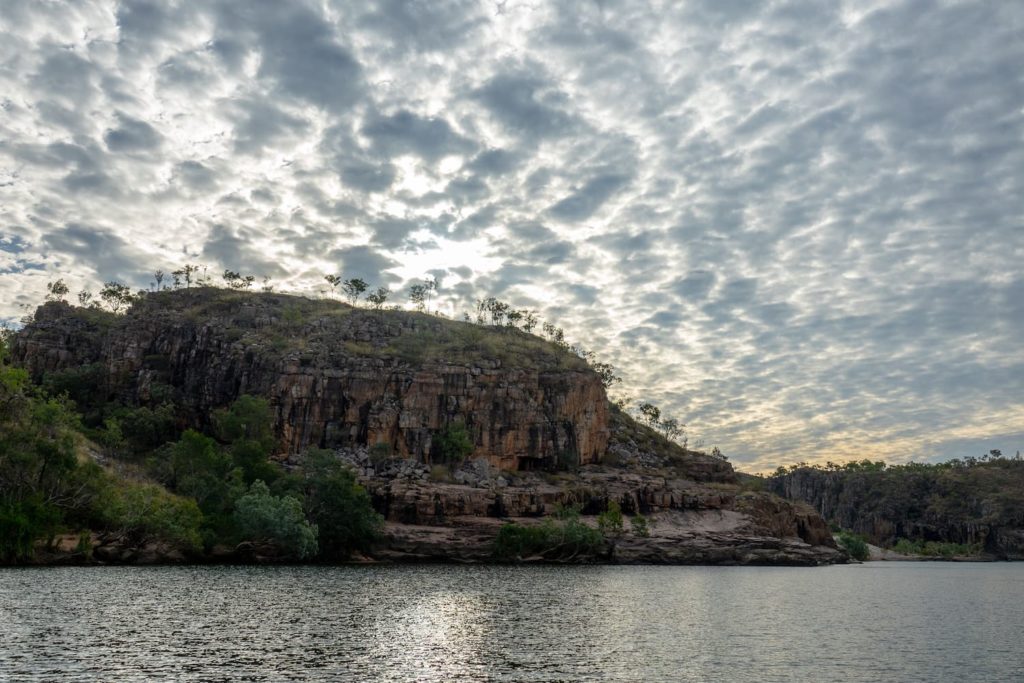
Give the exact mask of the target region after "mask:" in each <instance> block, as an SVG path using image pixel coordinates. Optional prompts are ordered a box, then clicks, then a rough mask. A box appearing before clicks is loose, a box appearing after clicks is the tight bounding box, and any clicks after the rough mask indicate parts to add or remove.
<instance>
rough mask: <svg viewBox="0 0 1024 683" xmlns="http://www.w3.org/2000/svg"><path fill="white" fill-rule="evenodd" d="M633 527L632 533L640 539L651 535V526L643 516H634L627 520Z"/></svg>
mask: <svg viewBox="0 0 1024 683" xmlns="http://www.w3.org/2000/svg"><path fill="white" fill-rule="evenodd" d="M629 522H630V524H631V525H632V527H633V533H634V534H635V535H637V536H640V537H641V538H649V537H650V535H651V527H652V526H653V524H652V523H651V520H649V519H648V518H647V517H645V516H644V515H639V514H638V515H634V516H633V517H632V518H630V520H629Z"/></svg>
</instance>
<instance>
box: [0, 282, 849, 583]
mask: <svg viewBox="0 0 1024 683" xmlns="http://www.w3.org/2000/svg"><path fill="white" fill-rule="evenodd" d="M11 346H12V352H13V354H12V355H13V360H14V363H15V364H16V365H18V366H21V367H23V368H25V370H26V371H27V374H28V375H29V376H30V377H31V378H32V380H33V381H34V382H35V383H36V385H37V386H38V387H39V391H40V392H41V394H42V395H49V396H67V397H69V398H70V400H72V401H73V402H74V406H75V408H76V409H77V410H78V411H80V413H81V421H82V425H83V427H82V428H83V430H84V432H85V433H86V435H87V436H89V437H90V438H91V439H93V440H94V441H95V442H96V443H98V444H101V445H102V446H103V451H104V452H103V453H101V454H97V456H96V457H97V458H98V459H101V460H103V461H104V462H106V463H107V465H108V467H113V468H114V469H115V470H119V471H122V470H125V468H127V470H128V471H132V472H135V473H136V474H137V475H138V476H139V477H142V478H147V477H148V478H149V480H152V481H153V482H156V483H158V484H160V485H162V486H164V487H166V488H167V489H168V490H169V491H171V492H173V493H174V494H175V495H178V496H182V497H184V498H185V499H186V500H188V499H191V500H193V501H194V502H195V503H196V506H197V507H198V508H199V511H200V512H201V519H199V520H198V521H197V520H192V523H190V524H189V525H188V529H189V530H190V533H193V535H194V534H200V535H201V537H202V548H201V549H200V550H196V549H195V546H194V544H193V548H192V551H191V552H199V553H200V554H199V556H198V557H200V558H201V559H218V558H219V559H259V558H263V559H267V558H278V559H296V558H311V557H319V558H320V559H339V558H342V557H344V556H345V555H346V554H347V553H348V552H351V551H352V550H353V549H358V550H361V551H362V552H367V553H369V554H370V556H372V557H376V558H378V559H390V560H422V559H430V560H439V559H440V560H462V561H485V560H493V559H495V558H496V557H501V558H502V559H505V560H540V561H552V560H559V561H564V560H566V559H571V561H619V562H674V563H718V564H723V563H724V564H821V563H828V562H835V561H841V560H842V559H843V556H842V554H841V553H840V552H839V551H837V550H836V549H835V544H834V542H833V541H832V538H831V535H830V533H829V531H828V528H827V527H826V526H825V524H824V522H823V520H822V519H821V518H820V517H819V516H818V515H817V514H816V513H815V512H814V511H813V510H812V509H811V508H809V507H808V506H805V505H802V504H796V503H791V502H788V501H785V500H782V499H781V498H778V497H777V496H774V495H772V494H769V493H765V492H762V491H757V490H752V487H751V486H749V485H741V484H739V483H738V482H737V478H736V475H735V473H734V472H733V470H732V467H731V466H730V465H729V464H728V463H727V462H725V461H724V459H721V458H716V457H711V456H708V455H705V454H703V453H695V452H693V451H688V450H686V449H683V448H682V447H680V446H679V445H678V444H675V443H672V442H670V441H668V440H666V439H665V438H664V437H662V436H661V435H659V434H657V433H656V432H654V431H653V430H651V429H650V428H648V427H646V426H643V425H640V424H638V423H637V422H636V421H634V420H633V418H632V417H630V416H629V415H627V414H625V413H623V412H621V411H619V410H617V409H616V408H614V407H613V406H611V405H610V404H609V402H608V400H607V398H606V396H605V392H604V387H603V385H602V382H601V377H600V376H599V375H598V373H596V372H594V371H593V370H592V369H590V368H589V367H588V365H587V363H586V362H585V361H584V360H583V359H581V358H579V357H577V356H576V355H575V354H574V353H572V352H570V351H569V350H568V349H566V348H565V347H564V346H560V345H557V344H554V343H551V342H547V341H545V340H542V339H540V338H538V337H535V336H533V335H530V334H527V333H525V332H523V331H520V330H516V329H512V328H507V327H494V326H486V325H471V324H467V323H461V322H453V321H450V320H446V319H443V318H440V317H438V316H432V315H426V314H422V313H410V312H402V311H380V310H368V309H360V308H354V307H352V306H348V305H345V304H341V303H339V302H335V301H324V300H310V299H305V298H302V297H296V296H289V295H282V294H270V293H248V292H236V291H228V290H218V289H213V288H194V289H187V290H177V291H164V292H159V293H151V294H148V295H146V296H144V297H143V298H142V299H141V300H139V301H137V302H136V303H135V304H134V305H133V306H132V307H131V308H130V309H129V310H128V311H127V313H126V314H125V315H120V316H118V315H114V314H111V313H107V312H104V311H100V310H97V309H92V308H76V307H72V306H68V305H67V304H65V303H60V302H58V303H48V304H45V305H44V306H42V307H40V309H39V310H38V311H37V313H36V316H35V320H34V321H33V322H31V323H30V324H28V325H26V327H25V329H23V330H22V331H21V332H19V333H18V334H17V335H16V336H15V337H14V339H13V340H12V344H11ZM325 449H327V450H325ZM3 455H4V454H2V453H0V459H2V458H3ZM268 456H272V457H273V460H268ZM339 467H340V468H341V469H338V468H339ZM346 472H351V473H352V475H354V477H356V478H357V479H358V482H359V484H360V485H361V486H362V487H365V489H366V491H368V492H369V497H361V496H364V494H362V493H361V491H362V490H363V489H362V488H361V487H360V486H358V485H357V484H356V481H355V479H352V478H351V476H349V475H346ZM346 476H349V478H348V479H346ZM147 485H148V484H147ZM268 485H269V486H268ZM115 488H116V485H115ZM325 492H327V493H325ZM360 501H362V502H360ZM370 501H372V505H373V507H374V508H375V509H376V511H377V512H378V513H380V515H382V516H383V518H384V520H386V522H385V524H384V526H383V536H379V537H377V541H376V542H374V543H370V539H371V537H373V536H374V535H375V534H376V531H375V529H377V527H376V522H374V517H373V515H372V513H371V512H370V511H369V509H368V507H367V506H368V505H369V504H370ZM361 506H362V507H361ZM623 515H624V517H623ZM74 519H75V517H74V516H71V517H68V518H67V519H66V520H65V521H66V522H68V523H70V522H72V521H74ZM537 525H541V526H539V527H538V526H537ZM532 527H537V529H532ZM503 529H506V530H508V531H507V532H503V531H502V530H503ZM586 529H591V530H597V531H598V532H599V533H596V535H595V533H591V531H587V530H586ZM75 530H76V528H70V527H66V528H65V529H64V531H72V532H74V531H75ZM318 533H319V541H320V542H319V545H317V534H318ZM108 534H109V530H107V529H106V528H105V527H104V528H103V529H100V534H99V536H98V537H97V535H96V534H93V535H92V536H91V537H90V539H91V540H90V541H89V543H90V544H91V545H94V546H96V550H97V555H102V557H103V558H104V559H105V560H107V561H141V559H140V558H143V557H145V558H149V559H152V557H153V556H154V553H155V554H156V556H157V559H159V558H160V557H162V558H164V559H168V558H171V559H173V558H180V557H181V554H180V552H179V553H178V554H177V555H169V554H167V553H163V555H161V554H160V552H158V550H159V549H154V548H153V539H154V538H157V539H158V538H159V533H157V534H155V535H154V534H149V535H148V536H147V537H146V538H142V537H140V536H134V537H131V538H128V539H126V540H125V539H118V540H117V541H116V542H111V541H110V540H109V538H108ZM502 534H504V536H502ZM502 538H504V539H505V540H506V541H507V540H508V539H509V538H516V539H520V540H522V539H525V538H529V539H532V541H531V543H530V544H526V545H524V544H522V543H498V541H501V540H502ZM570 538H571V539H575V540H573V541H572V542H569V541H567V540H566V539H570ZM133 539H134V541H133ZM140 539H141V540H140ZM580 539H583V540H584V541H585V542H583V541H581V540H580ZM193 540H194V539H193ZM132 542H139V543H141V542H146V543H148V546H147V547H149V549H150V551H149V554H148V555H147V554H145V553H143V554H140V553H139V552H138V549H137V548H134V547H132V546H131V543H132ZM581 543H582V545H581ZM126 544H127V545H126ZM567 547H572V548H573V550H572V552H571V553H568V554H566V553H565V548H567ZM498 548H501V549H502V550H501V552H498V550H497V549H498ZM510 548H511V549H513V550H510ZM99 551H102V552H99ZM161 552H162V551H161ZM509 552H514V553H516V554H515V556H512V557H509V556H507V555H502V554H501V553H506V554H507V553H509ZM496 553H497V554H496ZM524 553H525V554H526V555H527V556H526V557H520V556H519V554H524ZM191 557H196V556H195V555H192V556H191ZM149 559H147V561H149Z"/></svg>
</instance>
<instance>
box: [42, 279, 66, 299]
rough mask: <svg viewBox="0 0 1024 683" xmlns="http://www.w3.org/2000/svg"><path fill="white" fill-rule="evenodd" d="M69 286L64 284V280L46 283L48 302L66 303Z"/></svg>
mask: <svg viewBox="0 0 1024 683" xmlns="http://www.w3.org/2000/svg"><path fill="white" fill-rule="evenodd" d="M69 291H71V290H70V289H68V286H67V285H66V284H64V280H57V281H56V282H47V283H46V301H64V297H66V296H67V295H68V292H69Z"/></svg>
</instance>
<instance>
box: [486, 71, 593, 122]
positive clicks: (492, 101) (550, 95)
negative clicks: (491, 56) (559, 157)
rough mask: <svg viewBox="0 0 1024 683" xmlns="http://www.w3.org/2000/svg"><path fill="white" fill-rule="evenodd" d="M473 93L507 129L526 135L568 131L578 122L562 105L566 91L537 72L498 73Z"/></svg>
mask: <svg viewBox="0 0 1024 683" xmlns="http://www.w3.org/2000/svg"><path fill="white" fill-rule="evenodd" d="M472 96H473V97H474V98H475V99H476V100H478V101H479V102H480V103H482V104H483V105H484V107H486V108H487V110H488V111H489V112H490V114H491V115H492V116H493V117H494V118H495V119H497V120H498V121H499V122H501V123H502V124H503V125H504V127H505V128H506V129H507V130H508V131H510V132H512V133H516V134H519V135H522V136H524V137H527V138H531V139H533V138H544V137H551V136H556V135H561V134H565V133H568V132H569V130H570V129H571V128H572V127H573V125H574V123H575V121H574V118H573V117H572V116H571V115H570V114H569V113H568V112H566V111H565V110H564V109H563V105H564V103H565V99H566V98H565V96H564V94H563V93H562V92H560V91H559V90H558V89H557V88H555V87H553V86H552V84H550V83H549V82H547V81H546V80H545V79H544V78H543V77H542V76H541V75H539V74H536V73H529V72H516V71H513V72H510V73H499V74H497V75H495V76H493V77H491V78H490V79H488V80H487V81H486V82H485V83H484V84H483V85H482V86H480V87H479V88H477V89H476V90H475V91H473V93H472Z"/></svg>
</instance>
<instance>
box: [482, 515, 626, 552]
mask: <svg viewBox="0 0 1024 683" xmlns="http://www.w3.org/2000/svg"><path fill="white" fill-rule="evenodd" d="M620 515H621V513H620ZM620 523H621V519H620ZM604 545H605V536H604V534H603V533H602V532H601V531H600V530H598V529H595V528H593V527H589V526H587V525H586V524H584V523H583V522H582V521H580V512H579V510H578V509H576V508H560V509H559V510H558V511H557V512H556V513H555V515H554V517H548V518H545V519H544V521H543V522H541V523H539V524H532V525H523V524H515V523H509V524H505V525H504V526H502V527H501V529H500V530H499V531H498V535H497V537H496V538H495V541H494V555H495V557H497V558H498V559H500V560H504V561H512V560H521V559H525V558H529V557H539V558H542V559H544V560H548V561H560V562H566V561H569V560H574V559H578V558H580V557H595V558H596V557H598V556H600V555H601V553H602V551H603V549H604Z"/></svg>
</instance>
